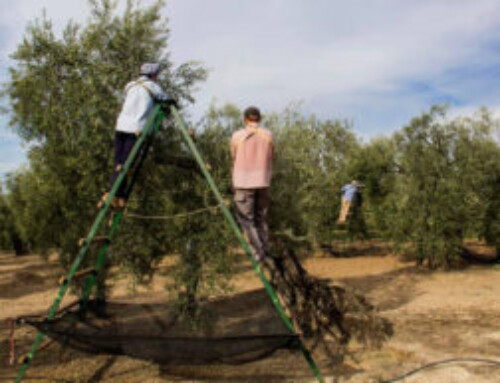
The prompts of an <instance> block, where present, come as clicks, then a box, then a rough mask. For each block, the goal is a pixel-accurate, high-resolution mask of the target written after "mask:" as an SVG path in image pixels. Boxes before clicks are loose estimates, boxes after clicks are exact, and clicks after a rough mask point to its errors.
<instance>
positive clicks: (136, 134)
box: [134, 130, 142, 137]
mask: <svg viewBox="0 0 500 383" xmlns="http://www.w3.org/2000/svg"><path fill="white" fill-rule="evenodd" d="M134 134H135V136H136V137H139V136H140V135H141V134H142V131H140V130H136V131H135V132H134Z"/></svg>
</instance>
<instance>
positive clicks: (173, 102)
mask: <svg viewBox="0 0 500 383" xmlns="http://www.w3.org/2000/svg"><path fill="white" fill-rule="evenodd" d="M171 106H173V107H175V109H179V103H178V102H177V100H175V99H174V98H169V99H167V100H165V101H163V102H162V108H163V109H164V110H165V111H166V112H167V113H170V107H171Z"/></svg>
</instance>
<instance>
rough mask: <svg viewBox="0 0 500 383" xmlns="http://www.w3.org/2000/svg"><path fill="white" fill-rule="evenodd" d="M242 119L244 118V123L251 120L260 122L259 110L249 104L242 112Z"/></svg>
mask: <svg viewBox="0 0 500 383" xmlns="http://www.w3.org/2000/svg"><path fill="white" fill-rule="evenodd" d="M243 119H244V120H245V124H247V123H251V122H254V123H258V122H260V119H261V115H260V110H259V109H258V108H256V107H255V106H249V107H248V108H246V109H245V111H244V112H243Z"/></svg>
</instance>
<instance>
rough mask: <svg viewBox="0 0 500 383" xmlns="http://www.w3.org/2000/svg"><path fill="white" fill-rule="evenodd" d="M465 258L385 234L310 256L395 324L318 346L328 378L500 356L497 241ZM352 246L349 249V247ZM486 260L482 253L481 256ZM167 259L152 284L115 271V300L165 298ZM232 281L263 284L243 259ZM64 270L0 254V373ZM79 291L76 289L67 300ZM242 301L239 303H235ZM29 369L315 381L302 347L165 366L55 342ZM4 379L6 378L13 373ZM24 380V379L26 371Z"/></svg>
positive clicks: (430, 380) (96, 375) (82, 378)
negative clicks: (330, 354) (411, 248)
mask: <svg viewBox="0 0 500 383" xmlns="http://www.w3.org/2000/svg"><path fill="white" fill-rule="evenodd" d="M468 249H469V250H470V252H469V255H470V254H473V255H477V257H473V258H474V261H469V262H467V265H465V264H464V267H463V268H462V269H461V270H458V271H448V272H446V271H439V272H429V271H426V270H422V269H417V268H415V267H414V265H413V263H411V262H403V261H401V260H399V259H398V258H397V257H396V256H393V255H391V254H389V251H388V250H387V248H386V247H385V246H384V245H383V244H381V243H379V242H369V241H368V242H364V243H361V244H359V243H357V244H355V245H352V246H351V247H346V246H344V247H343V249H342V250H343V251H342V254H343V255H345V256H344V257H342V258H338V257H333V256H330V255H328V256H327V255H315V256H311V257H309V258H307V259H305V260H304V265H305V267H306V269H307V270H308V271H309V272H310V273H312V274H314V275H316V276H318V277H320V278H324V279H328V280H330V281H332V282H333V281H335V283H341V284H343V285H345V286H348V287H350V288H353V289H355V290H356V291H357V292H359V293H361V294H363V295H365V296H366V297H367V298H368V300H369V301H370V303H372V304H373V305H375V306H376V307H377V308H378V309H379V311H380V313H381V315H382V316H384V317H385V318H387V319H388V320H389V321H390V323H391V324H392V326H393V330H394V334H393V335H392V337H391V338H390V339H389V340H388V341H387V342H386V343H385V344H384V346H383V347H382V348H381V349H377V350H370V349H365V348H363V347H362V346H361V345H357V344H353V345H352V346H351V348H350V355H349V356H348V357H347V358H346V359H345V360H344V362H343V363H337V364H335V363H334V364H331V363H328V361H327V360H324V358H323V357H322V356H321V355H320V354H318V358H319V364H320V367H321V369H322V371H323V372H324V374H325V375H326V376H327V377H328V380H329V381H330V382H338V383H366V382H379V381H383V380H389V379H391V378H393V377H395V376H397V375H399V374H402V373H404V372H406V371H409V370H412V369H415V368H418V367H420V366H422V365H424V364H427V363H431V362H435V361H439V360H443V359H450V358H488V359H493V360H496V361H498V362H499V363H500V319H499V318H500V299H499V297H500V268H498V267H497V266H495V265H494V264H492V263H488V262H487V261H491V259H492V254H491V249H487V248H485V247H484V246H482V245H481V244H479V243H471V244H470V246H469V247H468ZM349 255H351V256H349ZM482 261H486V262H482ZM170 267H171V260H167V261H165V262H164V263H163V264H162V265H161V266H160V269H159V270H158V272H157V273H156V275H155V277H154V279H153V281H152V283H151V285H150V286H148V287H143V286H135V287H134V288H132V286H131V283H130V280H129V279H128V278H127V277H126V276H123V275H119V274H117V273H116V272H115V273H113V277H112V284H113V293H112V300H113V301H117V302H140V303H159V302H166V301H168V299H169V296H168V292H167V291H166V290H165V288H164V286H165V284H166V283H167V280H168V270H169V268H170ZM242 270H243V271H242V272H240V273H239V274H238V275H237V276H236V277H235V278H234V280H233V283H232V285H233V289H232V293H231V294H232V295H238V294H241V295H242V296H243V295H245V294H248V293H254V292H258V290H261V288H262V287H261V284H260V282H259V280H258V279H257V277H256V276H255V275H254V273H253V271H252V270H251V269H250V268H248V267H245V268H242ZM61 274H62V271H61V270H60V268H59V266H58V265H57V259H56V258H55V257H51V258H49V260H47V261H44V260H43V259H42V258H40V257H38V256H36V255H31V256H23V257H18V258H16V257H14V256H13V255H10V254H0V358H1V359H0V381H2V379H3V377H9V376H11V377H12V376H15V374H16V372H17V368H16V367H11V366H9V365H8V363H7V361H8V349H9V347H8V346H9V342H8V340H9V328H8V326H7V325H6V320H7V319H8V318H13V317H17V316H24V315H28V314H37V313H43V312H45V311H46V310H47V309H48V307H49V306H50V305H51V304H52V302H53V300H54V298H55V296H56V294H57V290H58V286H57V279H58V278H59V277H60V276H61ZM72 299H74V298H73V297H72V296H71V295H69V296H68V297H66V298H65V300H64V303H65V304H66V303H69V302H71V300H72ZM235 309H237V308H235ZM34 336H35V331H34V330H33V329H31V328H29V327H20V328H18V329H17V330H16V354H17V356H20V355H22V354H23V353H25V352H26V351H27V350H28V349H29V347H30V345H31V343H32V342H33V340H34ZM27 376H28V377H46V379H42V380H37V381H39V382H55V381H56V379H61V381H67V382H85V383H92V382H139V381H143V382H172V381H175V382H198V381H204V382H222V381H223V382H263V381H265V382H273V381H287V382H290V381H293V382H313V381H314V379H313V378H312V375H311V373H310V371H309V370H308V367H307V365H306V363H305V362H304V361H303V358H302V355H301V354H300V353H290V352H289V351H279V352H277V353H276V354H275V355H273V356H271V357H269V358H267V359H265V360H261V361H258V362H252V363H248V364H244V365H239V366H209V367H193V366H190V367H176V368H166V367H164V366H159V365H156V364H154V363H151V362H145V361H141V360H134V359H132V358H129V357H124V356H110V355H88V354H83V353H80V352H77V351H73V350H68V349H66V348H64V347H61V346H59V345H58V344H53V345H51V346H49V347H48V348H47V349H45V350H43V351H41V352H40V353H39V354H38V355H37V357H36V358H35V361H34V363H33V365H32V368H31V369H30V370H29V372H28V374H27ZM6 381H9V380H8V379H7V380H6ZM27 381H28V380H27ZM401 382H406V383H416V382H422V383H423V382H425V383H438V382H439V383H461V382H467V383H498V382H500V368H499V366H498V365H497V366H495V365H491V364H490V365H489V364H483V363H471V362H465V361H463V362H460V361H459V362H454V363H449V364H445V365H440V366H436V367H434V368H430V369H426V370H423V371H421V372H419V373H418V374H415V375H412V376H410V377H408V378H406V379H405V380H401Z"/></svg>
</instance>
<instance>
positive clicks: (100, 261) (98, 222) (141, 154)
mask: <svg viewBox="0 0 500 383" xmlns="http://www.w3.org/2000/svg"><path fill="white" fill-rule="evenodd" d="M170 115H171V116H173V118H174V120H175V122H176V124H177V126H178V128H179V129H180V131H181V133H182V136H183V138H184V140H185V141H186V143H187V145H188V147H189V149H190V151H191V153H192V154H193V156H194V157H195V159H196V161H197V162H198V165H199V166H200V169H201V171H202V173H203V175H204V176H205V178H206V180H207V182H208V184H209V186H210V188H211V190H212V192H213V193H214V195H215V198H216V199H217V202H218V203H219V206H220V209H221V210H222V212H223V215H224V217H225V218H226V220H227V221H228V223H229V225H230V226H231V229H232V230H233V232H234V234H235V236H236V238H237V239H238V241H239V243H240V245H241V247H242V248H243V250H244V252H245V254H246V256H247V257H248V258H249V260H250V262H251V263H252V266H253V268H254V269H255V272H256V273H257V275H258V276H259V278H260V280H261V281H262V283H263V285H264V288H265V290H266V292H267V294H268V295H269V297H270V298H271V301H272V303H273V305H274V307H275V308H276V310H277V311H278V314H279V315H280V318H281V319H282V321H283V322H284V323H285V325H286V327H287V328H288V329H289V330H290V331H292V332H293V333H296V329H295V327H294V325H293V322H292V320H291V319H290V318H289V317H288V315H287V314H286V311H285V309H284V308H283V306H282V305H281V304H280V302H279V298H278V296H277V294H276V292H275V291H274V289H273V287H272V286H271V284H270V283H269V281H268V280H267V278H266V276H265V275H264V273H263V272H262V270H261V267H260V265H259V263H258V262H257V261H256V260H255V259H254V257H253V255H252V252H251V250H250V246H249V245H248V242H247V241H246V240H245V238H244V236H243V234H242V232H241V230H240V228H239V227H238V225H237V224H236V221H235V219H234V217H233V215H232V213H231V211H230V210H229V208H228V207H227V205H226V203H225V201H224V199H223V198H222V195H221V194H220V191H219V189H218V188H217V186H216V184H215V182H214V180H213V178H212V176H211V174H210V172H209V171H208V169H207V167H206V165H205V162H204V161H203V159H202V157H201V155H200V153H199V151H198V149H197V148H196V145H195V144H194V142H193V140H192V138H191V136H190V135H189V132H188V130H187V129H186V126H185V124H184V121H183V119H182V117H181V116H180V114H179V112H178V111H177V109H176V108H175V107H174V106H171V107H170ZM165 117H166V113H165V111H164V110H163V109H162V108H161V107H160V106H159V105H157V106H155V108H154V110H153V113H152V114H151V116H150V118H149V119H148V121H147V123H146V127H145V129H144V131H143V134H142V135H141V136H140V137H139V139H138V140H137V142H136V144H135V145H134V147H133V149H132V151H131V152H130V155H129V157H128V159H127V161H126V162H125V164H124V165H123V167H122V169H121V170H120V173H119V175H118V177H117V179H116V181H115V183H114V185H113V187H112V188H111V191H110V192H109V195H108V197H107V199H106V201H105V202H104V204H103V206H102V207H101V208H100V211H99V213H98V214H97V217H96V219H95V220H94V223H93V224H92V226H91V228H90V230H89V232H88V234H87V236H86V238H85V239H84V240H83V241H82V244H81V249H80V252H79V253H78V256H77V257H76V258H75V260H74V261H73V264H72V265H71V268H70V270H69V272H68V275H67V276H66V277H65V278H64V280H63V281H62V285H61V288H60V290H59V293H58V294H57V297H56V299H55V301H54V303H53V304H52V306H51V307H50V309H49V312H48V314H47V317H46V318H47V320H50V319H53V318H54V316H55V315H56V314H57V311H58V309H59V306H60V304H61V301H62V298H63V297H64V295H65V293H66V291H67V289H68V286H69V285H70V283H71V281H72V280H73V278H74V276H75V274H76V273H77V271H78V269H79V267H80V264H81V263H82V261H83V259H84V258H85V256H86V255H87V253H88V250H89V248H90V245H91V244H92V242H93V240H94V239H95V238H96V234H97V232H98V230H99V229H100V228H101V226H102V224H103V222H104V221H105V219H106V215H107V212H108V210H109V209H110V205H111V202H112V200H113V198H114V196H115V195H116V192H117V191H118V188H119V187H120V185H121V184H122V182H123V180H124V179H125V177H126V176H127V172H128V171H129V170H131V169H132V168H133V173H132V179H131V182H130V183H129V185H128V187H127V191H126V198H127V199H128V196H129V195H130V193H131V192H132V189H133V187H134V184H135V181H136V179H137V175H138V174H139V172H140V169H141V167H142V163H143V161H144V159H145V158H146V155H147V152H148V149H149V147H150V145H151V143H152V141H153V138H154V136H155V134H156V133H157V132H158V130H159V128H160V126H161V124H162V122H163V120H164V119H165ZM122 218H123V211H116V212H114V214H113V217H112V220H111V225H110V228H109V230H108V233H107V235H106V237H105V240H104V242H103V244H102V245H101V247H100V250H99V253H98V258H97V263H96V266H95V269H93V270H92V272H91V273H90V275H89V276H87V279H86V281H85V284H84V290H83V295H82V299H81V304H82V305H83V308H85V305H86V302H87V301H88V299H89V297H90V295H91V293H92V289H93V287H94V285H95V283H96V281H97V276H98V274H99V272H100V271H101V269H102V268H103V267H104V264H105V261H106V258H107V255H108V249H109V246H110V244H111V242H112V240H113V238H114V237H115V235H116V233H117V231H118V229H119V227H120V223H121V221H122ZM43 338H44V335H43V333H41V332H38V334H37V337H36V339H35V342H34V344H33V346H32V347H31V349H30V351H29V352H28V354H27V356H26V358H25V359H24V361H23V363H22V365H21V368H20V369H19V372H18V375H17V378H16V380H15V382H16V383H19V382H21V380H22V379H23V377H24V375H25V373H26V371H27V370H28V368H29V367H30V364H31V361H32V360H33V358H34V357H35V354H36V352H37V350H38V348H39V347H40V345H41V343H42V341H43ZM299 347H300V349H301V351H302V353H303V354H304V357H305V359H306V361H307V363H308V365H309V368H310V369H311V371H312V372H313V374H314V376H315V377H316V379H317V381H318V382H319V383H324V379H323V376H322V375H321V372H320V371H319V369H318V367H317V365H316V363H315V361H314V358H313V357H312V355H311V353H310V352H309V350H308V349H307V347H306V346H305V344H304V343H303V341H302V339H300V338H299Z"/></svg>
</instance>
